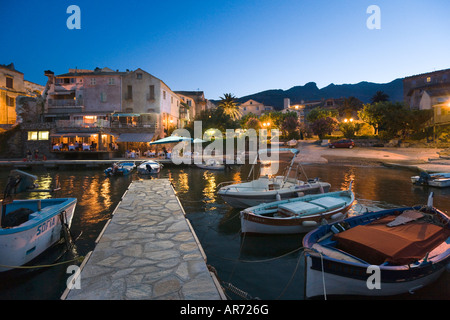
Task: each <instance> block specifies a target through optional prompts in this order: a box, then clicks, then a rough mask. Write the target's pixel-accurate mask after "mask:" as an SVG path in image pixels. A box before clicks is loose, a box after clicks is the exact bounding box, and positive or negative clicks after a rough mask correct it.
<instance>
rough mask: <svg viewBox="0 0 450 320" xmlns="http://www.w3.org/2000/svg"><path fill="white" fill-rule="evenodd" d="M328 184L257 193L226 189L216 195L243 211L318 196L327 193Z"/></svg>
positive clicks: (314, 184) (313, 184)
mask: <svg viewBox="0 0 450 320" xmlns="http://www.w3.org/2000/svg"><path fill="white" fill-rule="evenodd" d="M330 187H331V186H330V184H328V183H323V182H317V183H312V184H305V185H300V186H298V187H296V188H289V189H279V190H267V191H257V192H232V191H227V190H226V189H222V190H219V192H218V194H219V195H220V196H221V197H222V199H223V201H225V202H226V203H228V204H229V205H230V206H232V207H233V208H238V209H245V208H249V207H254V206H257V205H259V204H262V203H269V202H274V201H277V200H279V199H277V197H279V198H280V199H281V200H284V199H292V198H298V197H299V194H303V195H308V194H319V193H322V192H325V193H326V192H328V191H329V190H330Z"/></svg>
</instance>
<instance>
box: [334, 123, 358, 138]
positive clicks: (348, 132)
mask: <svg viewBox="0 0 450 320" xmlns="http://www.w3.org/2000/svg"><path fill="white" fill-rule="evenodd" d="M362 125H363V124H362V123H355V122H350V121H349V122H343V123H341V124H339V130H341V131H342V133H343V134H344V137H345V138H347V139H351V138H353V137H355V135H356V133H357V132H358V131H359V130H360V129H361V128H362Z"/></svg>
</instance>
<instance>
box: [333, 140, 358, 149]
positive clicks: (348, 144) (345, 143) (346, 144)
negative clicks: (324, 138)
mask: <svg viewBox="0 0 450 320" xmlns="http://www.w3.org/2000/svg"><path fill="white" fill-rule="evenodd" d="M354 146H355V142H354V141H353V140H352V139H342V140H339V141H335V142H332V143H329V144H328V147H330V148H332V149H334V148H349V149H351V148H353V147H354Z"/></svg>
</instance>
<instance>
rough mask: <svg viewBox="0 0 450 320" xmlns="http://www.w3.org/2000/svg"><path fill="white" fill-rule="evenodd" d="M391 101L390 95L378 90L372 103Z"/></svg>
mask: <svg viewBox="0 0 450 320" xmlns="http://www.w3.org/2000/svg"><path fill="white" fill-rule="evenodd" d="M383 101H389V95H388V94H386V93H384V92H383V91H377V92H376V93H375V95H374V96H373V97H372V103H377V102H383Z"/></svg>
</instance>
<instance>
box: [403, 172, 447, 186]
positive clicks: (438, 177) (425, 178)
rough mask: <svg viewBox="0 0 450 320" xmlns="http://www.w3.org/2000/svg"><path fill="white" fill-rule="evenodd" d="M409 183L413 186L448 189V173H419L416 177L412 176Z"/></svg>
mask: <svg viewBox="0 0 450 320" xmlns="http://www.w3.org/2000/svg"><path fill="white" fill-rule="evenodd" d="M411 182H412V183H413V184H415V185H421V186H430V187H437V188H446V187H450V173H431V174H428V173H426V172H421V173H420V175H418V176H412V177H411Z"/></svg>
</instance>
